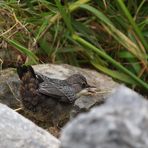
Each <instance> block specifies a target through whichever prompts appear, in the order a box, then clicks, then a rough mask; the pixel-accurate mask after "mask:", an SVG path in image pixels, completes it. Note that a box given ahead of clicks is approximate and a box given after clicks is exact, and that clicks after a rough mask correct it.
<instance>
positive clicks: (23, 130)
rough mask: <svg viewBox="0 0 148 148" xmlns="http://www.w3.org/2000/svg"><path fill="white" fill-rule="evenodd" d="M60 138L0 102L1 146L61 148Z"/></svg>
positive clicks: (7, 147) (3, 147)
mask: <svg viewBox="0 0 148 148" xmlns="http://www.w3.org/2000/svg"><path fill="white" fill-rule="evenodd" d="M59 145H60V142H59V140H58V139H56V138H55V137H53V136H52V135H50V134H49V133H48V132H46V131H45V130H43V129H41V128H40V127H38V126H36V125H35V124H34V123H32V122H31V121H29V120H28V119H26V118H24V117H23V116H21V115H19V114H18V113H16V112H15V111H14V110H12V109H10V108H9V107H7V106H5V105H2V104H0V147H1V148H59Z"/></svg>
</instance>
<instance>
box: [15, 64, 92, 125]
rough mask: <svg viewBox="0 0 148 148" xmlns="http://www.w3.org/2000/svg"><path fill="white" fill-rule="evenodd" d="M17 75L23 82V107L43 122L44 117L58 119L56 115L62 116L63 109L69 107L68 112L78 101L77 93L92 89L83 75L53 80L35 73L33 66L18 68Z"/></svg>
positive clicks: (21, 89) (21, 91)
mask: <svg viewBox="0 0 148 148" xmlns="http://www.w3.org/2000/svg"><path fill="white" fill-rule="evenodd" d="M17 73H18V75H19V78H20V80H21V84H20V95H21V102H22V105H23V107H24V108H25V109H27V110H28V111H30V112H32V113H33V114H35V115H39V116H40V117H39V118H43V120H44V117H45V120H47V118H50V117H51V118H52V117H53V118H56V117H57V115H55V113H56V114H57V113H59V114H61V113H62V109H63V107H64V108H65V107H67V111H68V109H69V108H70V106H71V104H73V102H74V101H75V100H76V99H77V93H79V92H80V91H81V90H83V89H85V88H89V87H90V85H88V83H87V80H86V78H85V77H84V76H83V75H81V74H74V75H72V76H70V77H69V78H67V79H65V80H59V79H51V78H49V77H47V76H44V75H42V74H40V73H35V72H34V70H33V68H32V67H31V66H25V65H23V66H18V68H17ZM55 116H56V117H55ZM62 116H63V115H62ZM41 120H42V119H41ZM50 120H52V119H50ZM53 120H54V119H53ZM57 122H58V121H57Z"/></svg>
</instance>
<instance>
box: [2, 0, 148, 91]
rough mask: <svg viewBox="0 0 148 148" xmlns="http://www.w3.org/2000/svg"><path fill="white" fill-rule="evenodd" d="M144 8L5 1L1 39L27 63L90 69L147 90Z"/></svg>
mask: <svg viewBox="0 0 148 148" xmlns="http://www.w3.org/2000/svg"><path fill="white" fill-rule="evenodd" d="M146 3H147V2H146V0H130V1H125V0H124V1H123V0H93V1H91V0H75V1H74V0H71V1H70V0H69V1H68V0H67V1H66V0H65V1H64V0H63V1H62V2H61V1H59V0H55V1H52V0H26V1H25V0H24V1H18V0H5V1H1V2H0V11H1V16H0V26H2V27H1V28H2V29H1V30H0V31H1V34H0V39H1V41H3V43H4V42H6V43H7V44H8V46H9V48H11V50H18V51H19V52H21V53H22V54H23V55H26V56H27V59H26V64H33V63H34V64H35V63H46V62H52V63H68V64H72V65H76V66H85V67H94V68H95V69H97V70H99V71H101V72H103V73H105V74H107V75H109V76H111V77H113V78H114V79H116V80H118V81H120V82H124V83H126V84H127V85H130V86H131V87H135V86H136V88H137V89H142V90H146V91H147V90H148V84H147V82H148V42H147V41H148V11H147V9H148V5H146ZM4 26H5V27H4ZM1 61H2V62H4V59H1Z"/></svg>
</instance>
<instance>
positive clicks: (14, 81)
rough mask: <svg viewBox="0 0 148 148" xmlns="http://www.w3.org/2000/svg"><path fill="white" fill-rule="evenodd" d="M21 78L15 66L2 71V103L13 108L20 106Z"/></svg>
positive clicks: (0, 86) (0, 82) (0, 75)
mask: <svg viewBox="0 0 148 148" xmlns="http://www.w3.org/2000/svg"><path fill="white" fill-rule="evenodd" d="M18 88H19V80H18V76H17V75H16V71H15V70H14V69H13V68H9V69H5V70H2V71H0V103H3V104H6V105H8V106H9V107H11V108H18V107H19V106H20V103H19V98H20V95H19V91H18Z"/></svg>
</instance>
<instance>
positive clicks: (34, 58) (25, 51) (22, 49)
mask: <svg viewBox="0 0 148 148" xmlns="http://www.w3.org/2000/svg"><path fill="white" fill-rule="evenodd" d="M7 42H8V43H9V44H10V45H12V46H13V47H15V48H16V49H17V50H19V51H20V52H22V53H23V54H25V55H26V56H28V57H29V58H30V59H31V60H32V64H33V63H34V64H37V63H38V57H37V56H36V55H35V54H34V53H33V52H31V51H30V50H29V49H27V48H25V47H24V46H22V45H20V44H19V43H17V42H16V41H14V40H10V39H7Z"/></svg>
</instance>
